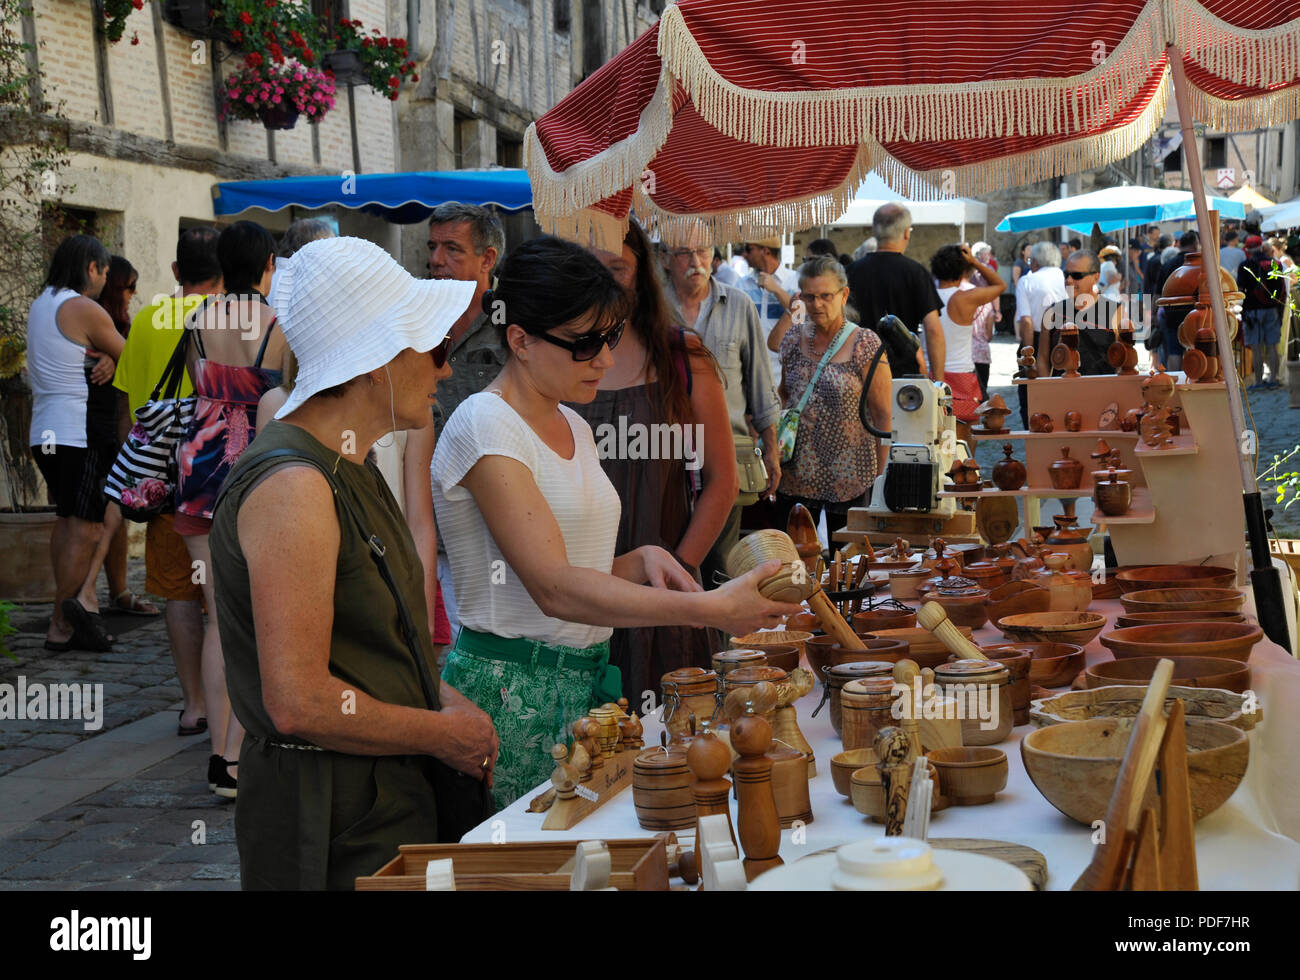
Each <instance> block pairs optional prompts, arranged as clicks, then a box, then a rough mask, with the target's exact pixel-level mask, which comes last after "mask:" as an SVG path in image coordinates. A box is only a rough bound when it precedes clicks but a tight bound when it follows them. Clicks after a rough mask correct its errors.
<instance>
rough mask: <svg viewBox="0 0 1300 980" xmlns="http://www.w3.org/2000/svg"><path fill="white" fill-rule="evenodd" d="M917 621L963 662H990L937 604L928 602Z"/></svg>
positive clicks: (917, 616) (922, 608) (918, 615)
mask: <svg viewBox="0 0 1300 980" xmlns="http://www.w3.org/2000/svg"><path fill="white" fill-rule="evenodd" d="M916 621H917V623H918V624H919V625H921V626H923V627H925V628H926V629H927V630H929V631H930V632H931V633H933V634H934V635H935V636H936V637H938V639H939V642H940V643H942V644H943V645H944V646H946V647H947V648H948V650H949V652H951V653H953V654H956V655H957V656H958V657H960V658H961V659H962V660H988V659H989V658H988V657H987V656H985V654H984V651H983V650H981V649H980V648H979V647H977V646H976V645H975V644H974V643H973V642H972V641H970V640H968V639H966V637H964V636H962V635H961V631H960V630H959V629H957V627H956V626H954V625H953V624H952V620H950V619H949V618H948V611H947V610H946V609H944V608H943V606H941V605H939V603H937V602H927V603H926V604H925V605H923V606H922V607H921V609H920V611H919V612H918V613H917V614H916Z"/></svg>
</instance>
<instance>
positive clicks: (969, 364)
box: [930, 244, 1006, 423]
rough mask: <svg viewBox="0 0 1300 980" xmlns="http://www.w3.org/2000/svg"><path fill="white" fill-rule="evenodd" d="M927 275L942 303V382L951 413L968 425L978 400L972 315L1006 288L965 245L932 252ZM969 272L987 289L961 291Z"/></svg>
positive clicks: (940, 313) (940, 312)
mask: <svg viewBox="0 0 1300 980" xmlns="http://www.w3.org/2000/svg"><path fill="white" fill-rule="evenodd" d="M930 272H931V273H932V274H933V275H934V278H935V284H936V285H937V286H938V289H939V299H940V300H941V301H942V302H943V309H942V310H940V311H939V323H940V325H941V326H942V327H943V337H944V364H943V380H944V381H946V382H947V383H948V386H949V387H950V388H952V401H953V412H954V413H955V414H956V416H957V418H958V419H959V420H960V421H962V422H966V423H970V422H973V421H974V420H975V417H976V414H975V409H976V407H977V406H978V405H979V403H980V400H981V399H980V382H979V377H978V376H977V375H976V374H975V360H974V358H973V357H972V356H971V340H972V335H973V333H974V330H975V313H976V311H977V310H979V308H980V307H981V306H983V305H984V304H985V303H988V302H991V301H993V300H995V299H997V297H999V296H1001V295H1002V293H1003V292H1004V291H1005V290H1006V284H1005V283H1004V282H1003V281H1002V279H1001V277H1000V276H999V275H998V274H997V271H996V270H994V269H993V268H992V266H988V265H985V264H984V263H983V262H980V261H979V260H978V259H976V258H975V256H974V255H973V254H972V253H971V249H970V246H969V245H966V244H962V245H945V246H944V247H943V248H941V249H939V251H937V252H935V253H934V255H933V257H931V259H930ZM972 272H979V273H980V275H982V276H983V277H984V281H985V282H987V283H988V285H987V286H979V287H975V288H964V287H968V286H969V279H970V275H971V273H972Z"/></svg>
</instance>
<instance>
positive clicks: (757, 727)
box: [731, 714, 785, 881]
mask: <svg viewBox="0 0 1300 980" xmlns="http://www.w3.org/2000/svg"><path fill="white" fill-rule="evenodd" d="M731 746H732V748H734V749H735V750H736V751H737V752H739V753H740V758H739V759H737V760H736V761H735V763H733V764H732V772H733V773H734V774H735V777H736V797H737V800H738V803H737V806H736V814H737V823H738V824H739V830H740V845H741V847H743V848H744V849H745V877H746V879H747V880H749V881H753V880H754V879H755V878H757V877H758V876H759V875H760V874H762V873H763V872H764V871H766V870H768V869H769V868H775V867H776V866H777V865H779V864H784V863H785V862H784V861H782V860H781V857H780V855H779V854H778V852H779V851H780V849H781V821H780V818H779V817H778V816H777V813H776V797H775V795H774V794H773V793H772V760H771V759H769V758H768V757H767V750H768V749H770V748H771V747H772V726H771V725H769V724H768V723H767V720H766V719H764V718H762V717H760V716H758V715H755V714H746V715H745V716H744V717H742V718H739V719H737V720H736V722H735V724H733V725H732V726H731Z"/></svg>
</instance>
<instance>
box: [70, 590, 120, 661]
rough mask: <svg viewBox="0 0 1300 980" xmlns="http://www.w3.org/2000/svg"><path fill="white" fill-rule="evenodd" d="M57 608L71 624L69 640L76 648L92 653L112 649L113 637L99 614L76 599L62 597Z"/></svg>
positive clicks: (105, 651) (106, 651)
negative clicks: (106, 629)
mask: <svg viewBox="0 0 1300 980" xmlns="http://www.w3.org/2000/svg"><path fill="white" fill-rule="evenodd" d="M59 608H60V609H61V610H62V611H63V616H64V618H65V619H67V621H68V622H69V623H71V624H72V630H73V633H72V639H71V640H70V641H69V642H70V643H71V644H72V646H73V647H75V648H76V649H78V650H89V651H91V652H92V653H108V652H109V651H111V650H112V649H113V637H111V636H109V634H108V633H107V632H106V631H105V629H104V626H103V623H102V622H101V621H100V618H99V616H97V615H96V614H95V613H92V612H90V611H89V610H88V609H86V607H85V606H83V605H82V604H81V603H80V602H78V601H77V600H76V599H64V600H63V603H62V605H60V606H59Z"/></svg>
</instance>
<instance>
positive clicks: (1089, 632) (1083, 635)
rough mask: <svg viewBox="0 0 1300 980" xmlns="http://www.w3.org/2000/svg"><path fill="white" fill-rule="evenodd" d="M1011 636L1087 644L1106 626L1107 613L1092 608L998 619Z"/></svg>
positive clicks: (1018, 638) (1018, 639) (1043, 641)
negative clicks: (1084, 610) (1091, 609)
mask: <svg viewBox="0 0 1300 980" xmlns="http://www.w3.org/2000/svg"><path fill="white" fill-rule="evenodd" d="M997 627H998V629H1000V630H1001V631H1002V635H1003V636H1005V637H1006V638H1007V639H1008V640H1014V641H1016V642H1018V643H1020V642H1025V643H1028V642H1039V643H1074V644H1077V645H1078V646H1081V647H1085V646H1087V645H1088V644H1089V643H1091V642H1092V640H1093V638H1094V637H1096V635H1097V634H1098V633H1100V632H1101V631H1102V630H1103V629H1105V628H1106V617H1105V616H1103V615H1102V614H1101V613H1088V612H1082V613H1081V612H1040V613H1020V614H1018V615H1015V616H1006V617H1004V618H1003V619H1000V620H998V622H997Z"/></svg>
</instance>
